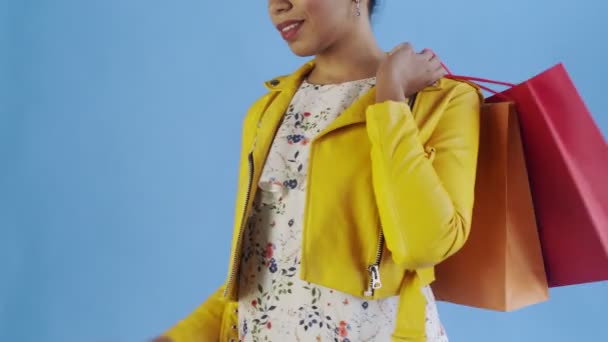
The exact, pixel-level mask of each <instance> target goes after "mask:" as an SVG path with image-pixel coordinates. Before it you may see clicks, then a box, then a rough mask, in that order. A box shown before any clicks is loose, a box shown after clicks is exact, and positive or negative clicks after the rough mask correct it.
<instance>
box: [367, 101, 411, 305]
mask: <svg viewBox="0 0 608 342" xmlns="http://www.w3.org/2000/svg"><path fill="white" fill-rule="evenodd" d="M417 96H418V93H416V94H414V95H412V96H411V97H410V98H409V101H408V105H409V107H410V110H412V111H413V110H414V104H415V103H416V97H417ZM377 248H378V249H377V250H376V259H375V260H374V263H373V264H371V265H369V267H368V268H367V272H368V273H369V285H368V287H367V291H365V292H364V293H363V295H364V296H366V297H373V296H374V294H375V293H376V290H378V289H380V288H382V281H381V280H380V263H381V262H382V252H383V251H384V231H383V230H382V227H380V232H379V233H378V247H377Z"/></svg>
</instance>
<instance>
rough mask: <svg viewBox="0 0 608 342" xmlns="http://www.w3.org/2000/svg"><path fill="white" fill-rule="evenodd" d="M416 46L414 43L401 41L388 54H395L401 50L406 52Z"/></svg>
mask: <svg viewBox="0 0 608 342" xmlns="http://www.w3.org/2000/svg"><path fill="white" fill-rule="evenodd" d="M413 50H414V47H413V46H412V44H410V43H401V44H399V45H397V46H395V47H394V48H393V49H392V50H391V51H390V52H389V53H388V54H389V55H393V54H395V53H397V52H399V51H406V52H410V51H413Z"/></svg>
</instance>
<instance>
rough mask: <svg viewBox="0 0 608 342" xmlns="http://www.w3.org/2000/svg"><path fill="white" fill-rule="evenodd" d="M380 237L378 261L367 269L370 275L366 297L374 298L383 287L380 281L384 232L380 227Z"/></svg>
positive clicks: (377, 253)
mask: <svg viewBox="0 0 608 342" xmlns="http://www.w3.org/2000/svg"><path fill="white" fill-rule="evenodd" d="M378 235H379V236H378V249H377V250H376V259H375V260H374V263H373V264H371V265H369V267H368V268H367V272H368V273H369V286H368V287H367V291H365V293H364V295H365V296H366V297H373V296H374V294H375V292H376V290H377V289H379V288H381V287H382V281H381V280H380V263H381V262H382V252H383V250H384V232H383V231H382V227H380V233H379V234H378Z"/></svg>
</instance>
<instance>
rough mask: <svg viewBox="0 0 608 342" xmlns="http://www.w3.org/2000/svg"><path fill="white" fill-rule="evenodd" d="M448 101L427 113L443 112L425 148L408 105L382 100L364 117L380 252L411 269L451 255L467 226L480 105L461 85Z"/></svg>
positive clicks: (470, 89) (467, 87)
mask: <svg viewBox="0 0 608 342" xmlns="http://www.w3.org/2000/svg"><path fill="white" fill-rule="evenodd" d="M448 96H451V98H450V99H449V100H447V103H446V104H444V105H440V106H437V107H435V109H433V110H437V111H439V110H441V111H443V113H441V114H439V113H438V114H436V115H441V118H440V119H439V121H438V122H437V125H436V127H435V129H434V131H433V133H432V134H431V135H430V138H429V139H428V141H427V142H425V145H423V142H421V140H420V138H419V130H418V126H417V124H416V122H415V120H414V117H413V115H412V112H411V110H410V108H409V107H408V105H407V104H405V103H401V102H393V101H387V102H384V103H378V104H374V105H371V106H369V107H368V109H367V113H366V116H367V131H368V136H369V139H370V142H371V146H372V150H371V160H372V174H373V176H372V178H373V186H374V193H375V196H376V201H377V205H378V211H379V214H380V219H381V222H382V227H383V231H384V234H385V238H386V245H387V248H388V249H389V250H390V251H391V252H392V255H393V259H394V261H395V262H396V263H398V264H401V265H404V266H405V267H406V268H407V269H410V270H414V269H421V268H428V267H431V266H434V265H436V264H438V263H440V262H441V261H443V260H444V259H446V258H447V257H449V256H450V255H452V254H454V253H455V252H456V251H458V250H459V249H460V248H461V247H462V246H463V244H464V242H465V241H466V239H467V237H468V235H469V231H470V227H471V216H472V211H473V197H474V188H475V176H476V168H477V153H478V147H479V115H480V108H481V100H482V99H481V94H480V93H479V92H478V91H477V90H476V89H475V88H473V87H472V86H470V85H468V84H466V83H462V84H459V85H458V86H456V87H455V88H454V89H452V93H451V95H448ZM431 156H434V158H431Z"/></svg>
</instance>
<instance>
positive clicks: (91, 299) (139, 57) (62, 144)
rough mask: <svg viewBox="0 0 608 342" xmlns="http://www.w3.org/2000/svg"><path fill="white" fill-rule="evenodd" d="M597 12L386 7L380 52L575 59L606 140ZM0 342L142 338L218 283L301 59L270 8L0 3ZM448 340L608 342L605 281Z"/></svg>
mask: <svg viewBox="0 0 608 342" xmlns="http://www.w3.org/2000/svg"><path fill="white" fill-rule="evenodd" d="M607 12H608V3H607V2H606V1H601V0H595V1H594V0H581V1H571V0H568V1H566V0H536V1H529V0H509V1H508V2H505V1H501V2H494V1H482V0H469V1H448V0H438V1H399V0H385V1H384V5H383V6H382V7H381V10H380V13H379V15H378V16H377V17H376V19H375V29H376V31H377V36H378V38H379V40H380V42H381V45H382V47H383V48H386V49H390V48H391V47H392V46H394V45H395V44H397V43H399V42H401V41H412V42H413V43H414V45H415V46H416V47H418V48H420V49H421V48H423V47H431V48H433V49H434V50H436V52H437V53H439V54H440V55H441V56H442V58H443V59H444V60H445V61H446V63H448V64H449V65H450V66H451V67H452V68H453V69H454V71H455V72H458V73H466V74H473V75H481V76H485V77H489V78H495V79H501V80H507V81H514V82H517V81H522V80H525V79H527V78H529V77H530V76H532V75H534V74H536V73H538V72H540V71H542V70H544V69H545V68H548V67H550V66H552V65H553V64H555V63H557V62H560V61H563V62H564V63H565V64H566V67H567V68H568V70H569V71H570V73H571V76H572V78H573V79H574V81H575V83H576V84H577V86H578V88H579V90H580V92H581V94H582V96H583V97H584V99H585V101H586V102H587V104H588V106H589V108H590V110H591V112H592V113H593V115H594V117H595V119H596V121H597V122H598V123H599V126H600V127H601V128H602V131H603V132H604V134H606V133H607V132H608V115H607V114H606V109H607V107H608V105H607V104H606V102H605V101H606V89H605V88H606V87H605V84H606V83H605V82H606V81H605V80H606V76H608V73H607V72H606V67H605V63H606V61H608V48H607V47H606V35H608V24H607V20H606V13H607ZM0 44H1V45H0V96H1V97H0V157H1V158H0V163H1V165H0V227H1V229H0V341H15V342H29V341H51V342H55V341H57V342H72V341H73V342H89V341H91V342H106V341H107V342H114V341H116V342H121V341H125V342H127V341H144V340H145V339H146V338H149V337H151V336H153V335H155V334H157V333H159V332H161V331H162V330H164V329H165V328H167V327H168V326H170V325H171V324H173V323H174V322H175V321H176V320H178V319H179V318H181V317H183V316H185V315H186V314H188V313H189V312H190V311H191V310H192V309H194V307H195V306H197V305H198V304H199V303H200V302H201V301H203V299H204V298H205V297H206V296H207V295H208V294H209V293H211V292H212V291H213V290H214V289H215V288H216V287H217V286H218V285H219V284H220V283H221V282H222V281H223V279H224V276H225V272H226V266H227V259H228V252H229V251H228V248H229V239H230V234H231V227H232V219H233V199H234V195H235V188H236V175H237V155H238V146H239V140H240V136H239V134H240V124H241V119H242V117H243V115H244V113H245V111H246V109H247V107H248V106H249V104H250V103H251V102H252V101H253V100H254V99H255V98H256V97H257V96H259V95H261V94H262V93H263V92H264V88H263V86H262V84H261V83H262V81H264V80H266V79H269V78H271V77H273V76H275V75H277V74H284V73H288V72H290V71H292V70H293V69H294V68H296V67H297V66H298V65H300V64H301V63H302V62H303V60H301V59H298V58H296V57H293V56H292V54H291V53H290V51H289V50H288V49H287V47H286V46H285V44H284V42H283V41H282V40H281V38H280V37H279V35H278V34H277V33H276V32H275V30H274V29H273V27H272V26H271V25H270V23H269V20H268V18H267V15H266V1H203V0H197V1H193V0H173V1H159V0H145V1H144V0H130V1H125V0H105V1H92V0H53V1H50V0H12V1H9V2H7V0H0ZM551 295H552V299H551V300H550V301H549V302H548V303H545V304H541V305H537V306H534V307H531V308H528V309H524V310H522V311H518V312H515V313H510V314H504V313H493V312H487V311H482V310H476V309H469V308H465V307H458V306H453V305H447V304H441V307H440V310H441V315H442V318H443V320H444V323H445V325H446V326H447V329H448V332H449V334H450V335H451V340H452V341H455V342H460V341H464V342H476V341H483V342H487V341H495V342H502V341H591V340H593V341H608V329H606V326H605V324H606V317H607V315H606V306H607V305H608V284H606V283H597V284H591V285H585V286H576V287H569V288H560V289H556V290H553V291H552V292H551Z"/></svg>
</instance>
